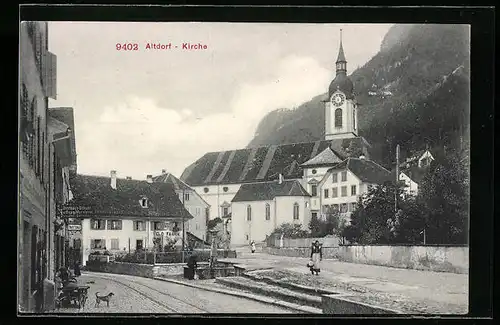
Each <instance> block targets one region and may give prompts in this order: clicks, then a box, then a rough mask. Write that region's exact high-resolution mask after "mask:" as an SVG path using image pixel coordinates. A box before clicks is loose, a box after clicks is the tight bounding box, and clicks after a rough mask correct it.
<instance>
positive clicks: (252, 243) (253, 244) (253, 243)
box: [250, 240, 255, 253]
mask: <svg viewBox="0 0 500 325" xmlns="http://www.w3.org/2000/svg"><path fill="white" fill-rule="evenodd" d="M250 247H251V249H252V253H255V242H254V241H253V240H252V242H251V243H250Z"/></svg>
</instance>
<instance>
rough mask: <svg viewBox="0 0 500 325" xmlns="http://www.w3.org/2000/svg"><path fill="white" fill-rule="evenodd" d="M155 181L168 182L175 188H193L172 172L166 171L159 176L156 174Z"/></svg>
mask: <svg viewBox="0 0 500 325" xmlns="http://www.w3.org/2000/svg"><path fill="white" fill-rule="evenodd" d="M153 182H160V183H167V184H171V185H172V186H173V187H174V189H175V190H176V191H177V190H192V191H193V189H192V188H191V187H189V186H188V185H187V184H186V183H184V182H183V181H181V180H180V179H178V178H177V177H175V176H174V175H172V174H171V173H164V174H161V175H159V176H154V177H153Z"/></svg>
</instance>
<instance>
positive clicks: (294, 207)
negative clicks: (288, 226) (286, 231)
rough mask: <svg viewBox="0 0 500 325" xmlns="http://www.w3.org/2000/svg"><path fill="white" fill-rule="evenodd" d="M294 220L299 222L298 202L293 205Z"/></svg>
mask: <svg viewBox="0 0 500 325" xmlns="http://www.w3.org/2000/svg"><path fill="white" fill-rule="evenodd" d="M293 220H299V204H298V203H297V202H295V203H294V204H293Z"/></svg>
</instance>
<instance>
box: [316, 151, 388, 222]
mask: <svg viewBox="0 0 500 325" xmlns="http://www.w3.org/2000/svg"><path fill="white" fill-rule="evenodd" d="M390 180H391V172H390V171H389V170H387V169H386V168H384V167H382V166H381V165H379V164H377V163H376V162H374V161H373V160H368V159H366V158H365V157H364V156H361V157H360V158H352V157H349V158H347V159H345V160H343V161H342V162H340V163H338V164H336V165H335V166H333V167H332V168H330V169H328V171H327V172H326V174H325V175H324V177H323V178H322V180H321V181H320V182H319V188H321V192H320V193H319V199H320V205H321V213H320V217H322V218H323V219H324V218H326V216H327V215H328V214H329V213H337V212H338V213H340V216H341V217H343V218H344V219H345V220H346V221H347V222H350V216H351V213H352V212H354V210H356V205H357V202H358V200H359V198H360V196H362V195H363V194H365V193H367V192H368V190H369V188H370V187H371V186H378V185H382V184H384V183H386V182H390Z"/></svg>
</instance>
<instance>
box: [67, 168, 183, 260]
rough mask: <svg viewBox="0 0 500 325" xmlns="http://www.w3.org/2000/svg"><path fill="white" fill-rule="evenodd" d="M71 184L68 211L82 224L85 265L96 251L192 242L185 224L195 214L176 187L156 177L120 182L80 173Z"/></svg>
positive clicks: (119, 250) (114, 252) (111, 251)
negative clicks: (186, 232)
mask: <svg viewBox="0 0 500 325" xmlns="http://www.w3.org/2000/svg"><path fill="white" fill-rule="evenodd" d="M71 185H72V192H73V199H72V200H71V201H70V202H69V203H68V204H67V205H66V206H65V209H66V210H65V211H67V213H66V215H68V216H69V214H70V213H69V211H71V212H72V213H71V217H72V218H75V219H80V220H81V224H82V230H81V232H82V241H81V242H82V251H83V258H82V259H83V261H82V264H84V265H85V264H86V262H87V261H88V259H89V255H90V254H91V253H92V252H96V251H98V252H104V251H108V252H110V253H112V254H117V253H123V252H127V253H128V252H134V251H136V250H139V249H144V250H153V249H158V246H161V247H164V245H166V244H167V242H170V241H173V242H176V244H177V245H182V238H185V239H186V234H184V236H183V235H182V229H183V228H184V230H185V231H186V229H187V227H182V224H183V223H188V222H189V221H190V220H191V219H193V216H192V215H191V214H190V213H189V211H187V210H186V209H185V208H184V206H183V204H182V202H181V200H180V198H179V196H178V194H177V193H176V191H175V188H174V187H173V186H172V185H171V184H168V183H161V182H153V180H152V177H151V175H148V177H147V180H133V179H130V178H126V179H122V178H117V177H116V171H111V175H110V177H100V176H89V175H75V176H74V177H72V179H71ZM155 243H156V244H155ZM155 245H156V246H155Z"/></svg>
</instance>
